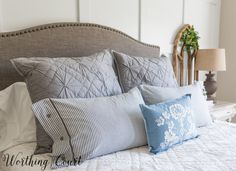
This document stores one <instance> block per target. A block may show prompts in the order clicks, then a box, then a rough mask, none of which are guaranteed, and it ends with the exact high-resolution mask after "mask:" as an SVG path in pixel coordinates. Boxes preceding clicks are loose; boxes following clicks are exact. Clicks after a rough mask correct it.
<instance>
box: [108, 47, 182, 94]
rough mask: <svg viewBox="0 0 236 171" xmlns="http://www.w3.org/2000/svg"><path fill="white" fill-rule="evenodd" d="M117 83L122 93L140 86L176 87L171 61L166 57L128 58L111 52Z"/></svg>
mask: <svg viewBox="0 0 236 171" xmlns="http://www.w3.org/2000/svg"><path fill="white" fill-rule="evenodd" d="M113 55H114V57H115V63H116V67H117V71H118V76H119V81H120V84H121V87H122V89H123V91H124V92H127V91H129V90H130V89H132V88H134V87H137V86H139V85H141V84H147V85H153V86H160V87H178V84H177V80H176V78H175V75H174V72H173V68H172V65H171V61H170V59H169V58H168V57H165V56H161V57H157V58H149V57H138V56H129V55H126V54H123V53H119V52H115V51H113Z"/></svg>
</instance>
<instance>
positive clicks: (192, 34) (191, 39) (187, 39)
mask: <svg viewBox="0 0 236 171" xmlns="http://www.w3.org/2000/svg"><path fill="white" fill-rule="evenodd" d="M198 35H199V33H198V32H197V31H195V29H194V27H193V26H192V27H190V28H187V29H186V30H185V31H184V32H183V34H182V37H181V39H180V42H181V46H182V47H184V50H186V51H187V52H190V53H191V52H192V51H196V50H198V48H199V44H198V40H199V39H200V37H199V36H198Z"/></svg>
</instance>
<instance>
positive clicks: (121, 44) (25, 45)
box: [0, 23, 160, 90]
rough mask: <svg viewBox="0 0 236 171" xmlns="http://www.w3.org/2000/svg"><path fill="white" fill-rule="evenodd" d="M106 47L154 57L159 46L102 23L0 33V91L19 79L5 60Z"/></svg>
mask: <svg viewBox="0 0 236 171" xmlns="http://www.w3.org/2000/svg"><path fill="white" fill-rule="evenodd" d="M106 48H110V49H114V50H116V51H120V52H124V53H126V54H129V55H141V56H149V57H158V56H159V53H160V48H159V47H158V46H155V45H149V44H145V43H142V42H139V41H137V40H135V39H133V38H132V37H130V36H128V35H126V34H124V33H122V32H120V31H118V30H115V29H113V28H109V27H106V26H101V25H97V24H88V23H55V24H47V25H41V26H36V27H32V28H28V29H24V30H20V31H15V32H7V33H0V90H1V89H3V88H6V87H7V86H9V85H11V84H12V83H14V82H17V81H23V79H22V77H21V76H20V75H19V74H18V73H17V72H16V71H15V69H14V68H13V66H12V64H11V63H10V61H9V59H11V58H16V57H72V56H85V55H91V54H93V53H96V52H99V51H101V50H103V49H106Z"/></svg>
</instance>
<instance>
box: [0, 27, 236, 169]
mask: <svg viewBox="0 0 236 171" xmlns="http://www.w3.org/2000/svg"><path fill="white" fill-rule="evenodd" d="M107 48H109V49H113V50H115V51H120V52H124V53H126V54H128V55H141V56H148V57H158V56H159V53H160V48H159V47H158V46H155V45H149V44H145V43H142V42H139V41H137V40H135V39H133V38H131V37H130V36H128V35H126V34H124V33H122V32H120V31H117V30H115V29H113V28H109V27H106V26H101V25H97V24H87V23H56V24H47V25H42V26H37V27H33V28H29V29H25V30H20V31H16V32H10V33H1V34H0V60H1V61H0V78H1V79H0V89H1V90H2V89H4V88H6V87H8V86H10V85H11V84H13V83H15V82H22V81H23V78H22V76H20V75H19V74H18V73H17V72H16V70H15V69H14V67H13V66H12V64H11V63H10V61H9V60H10V59H12V58H16V57H26V58H27V57H32V56H36V57H42V56H47V57H64V56H66V57H73V56H85V55H91V54H93V53H95V52H98V51H101V50H103V49H107ZM197 130H198V132H199V135H200V136H199V138H197V139H193V140H190V141H187V142H184V143H183V144H179V145H176V146H175V147H173V148H171V149H169V150H168V151H166V152H161V153H159V154H157V155H153V154H150V153H149V151H148V148H147V146H142V147H138V148H132V149H129V150H124V151H119V152H116V153H112V154H108V155H104V156H101V157H96V158H93V159H91V160H87V161H85V162H84V163H82V164H81V165H79V166H70V167H66V168H61V169H58V170H78V171H80V170H81V171H85V170H86V171H110V170H130V171H136V170H148V171H151V170H235V169H236V144H235V142H236V125H234V124H231V123H226V122H217V121H216V122H215V123H213V124H212V125H210V126H207V127H201V128H197ZM35 147H36V143H35V142H29V143H24V144H19V145H14V146H12V147H10V148H8V149H7V150H4V151H2V152H1V153H0V154H1V163H0V164H1V165H0V170H3V171H16V170H17V171H18V170H19V171H21V170H22V171H23V170H33V171H34V170H50V162H51V158H50V157H49V154H38V155H33V153H34V149H35ZM31 155H33V156H32V158H31V157H30V156H31ZM7 156H15V158H13V160H14V162H15V163H14V162H13V163H14V164H12V166H11V164H10V165H7V164H6V162H7V159H8V158H7ZM27 157H28V158H27ZM15 159H16V160H15ZM27 159H28V160H31V161H34V162H35V163H34V164H32V166H31V165H30V164H26V163H27V161H28V160H27ZM18 160H19V161H18ZM26 160H27V161H26ZM8 161H9V159H8ZM17 161H18V164H16V163H17ZM28 162H29V161H28Z"/></svg>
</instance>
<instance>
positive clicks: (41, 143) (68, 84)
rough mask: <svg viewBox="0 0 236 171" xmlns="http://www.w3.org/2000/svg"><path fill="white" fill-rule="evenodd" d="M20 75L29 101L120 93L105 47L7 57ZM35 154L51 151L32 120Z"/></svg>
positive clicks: (46, 139)
mask: <svg viewBox="0 0 236 171" xmlns="http://www.w3.org/2000/svg"><path fill="white" fill-rule="evenodd" d="M11 61H12V63H13V65H14V66H15V68H16V69H17V71H18V72H19V73H20V74H21V75H22V76H24V78H25V80H26V83H27V87H28V89H29V93H30V96H31V99H32V101H33V103H35V102H37V101H39V100H41V99H45V98H76V97H81V98H91V97H101V96H112V95H117V94H120V93H121V88H120V85H119V83H118V80H117V76H116V74H115V72H114V70H113V65H114V60H113V57H112V54H111V53H110V52H109V51H108V50H104V51H102V52H100V53H96V54H94V55H91V56H89V57H70V58H69V57H62V58H47V57H36V58H16V59H13V60H11ZM36 124H37V141H38V144H37V145H38V146H37V147H38V148H37V149H36V153H45V152H50V151H51V148H50V147H51V145H52V143H53V142H52V140H51V138H50V137H49V136H48V135H47V134H46V132H45V131H44V129H43V128H42V126H41V125H40V124H39V122H38V121H37V120H36Z"/></svg>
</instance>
